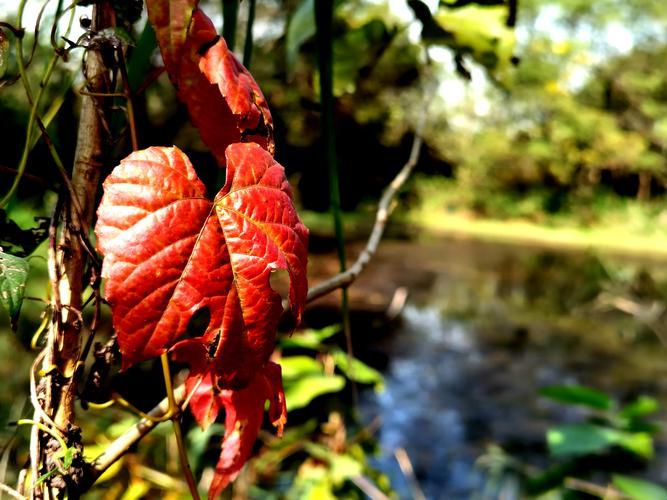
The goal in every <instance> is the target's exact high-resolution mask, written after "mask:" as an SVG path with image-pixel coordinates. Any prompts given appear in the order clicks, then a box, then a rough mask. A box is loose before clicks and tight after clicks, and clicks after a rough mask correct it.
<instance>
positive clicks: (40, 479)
mask: <svg viewBox="0 0 667 500" xmlns="http://www.w3.org/2000/svg"><path fill="white" fill-rule="evenodd" d="M57 472H58V469H55V468H54V469H51V470H50V471H49V472H46V473H44V474H42V475H41V476H39V477H38V478H37V482H36V483H35V486H39V485H40V484H42V483H43V482H44V481H46V480H47V479H48V478H50V477H51V476H55V475H56V473H57Z"/></svg>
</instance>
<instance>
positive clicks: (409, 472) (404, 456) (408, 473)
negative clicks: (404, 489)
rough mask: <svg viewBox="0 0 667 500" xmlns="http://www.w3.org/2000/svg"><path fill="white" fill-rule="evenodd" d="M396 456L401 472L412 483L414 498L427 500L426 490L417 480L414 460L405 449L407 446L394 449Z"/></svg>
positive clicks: (411, 488) (415, 499)
mask: <svg viewBox="0 0 667 500" xmlns="http://www.w3.org/2000/svg"><path fill="white" fill-rule="evenodd" d="M394 456H395V457H396V461H397V462H398V466H399V467H400V468H401V472H402V473H403V475H404V476H405V479H406V480H407V481H408V484H409V485H410V491H411V492H412V498H413V499H414V500H426V497H425V496H424V492H423V491H422V489H421V487H420V486H419V481H417V476H415V470H414V468H413V467H412V462H411V461H410V457H409V456H408V452H407V451H405V448H396V449H395V450H394Z"/></svg>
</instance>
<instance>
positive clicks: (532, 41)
mask: <svg viewBox="0 0 667 500" xmlns="http://www.w3.org/2000/svg"><path fill="white" fill-rule="evenodd" d="M317 1H318V0H299V1H294V0H285V1H279V0H262V1H257V2H256V3H255V2H250V0H243V1H242V2H241V3H240V4H237V2H235V1H233V0H224V1H222V2H220V1H209V0H202V2H201V4H202V6H203V8H204V9H205V10H206V11H207V13H208V14H209V15H210V17H211V19H212V20H213V22H214V23H215V24H216V26H217V28H218V30H219V31H220V32H221V33H223V34H224V36H225V39H226V40H227V42H228V45H229V46H230V48H233V49H234V50H235V52H236V54H237V55H238V56H239V58H240V59H242V60H243V61H244V64H245V65H246V66H248V67H249V68H250V70H251V72H252V74H253V76H254V78H255V79H256V81H257V82H258V84H259V85H260V86H261V88H262V91H263V93H264V95H265V97H266V100H267V102H268V104H269V107H270V109H271V113H272V116H273V120H274V124H275V139H276V159H277V160H278V161H279V162H280V163H281V164H282V165H285V167H286V170H287V175H288V178H289V180H290V182H291V184H292V186H293V189H294V194H295V198H296V200H297V206H298V207H299V213H300V214H301V217H302V219H303V220H304V223H305V224H306V225H307V226H308V227H309V228H310V231H311V236H310V249H309V250H310V260H309V281H310V285H311V286H312V285H314V284H317V283H319V282H321V281H322V280H324V279H325V278H327V277H330V276H331V275H334V274H335V273H336V272H338V266H339V260H338V257H337V256H336V246H337V236H336V232H335V229H334V225H335V224H334V223H332V220H333V219H332V215H333V213H334V212H336V210H332V209H331V202H330V188H329V184H330V179H329V178H328V177H327V170H326V163H327V160H326V159H325V150H326V146H327V138H326V137H325V136H324V134H323V133H322V126H321V117H322V110H323V107H322V104H321V95H320V69H319V66H318V55H319V52H318V49H320V47H318V39H317V36H316V23H315V2H317ZM92 3H94V2H89V1H79V2H78V6H77V7H76V11H75V17H74V21H73V24H72V29H71V33H70V34H69V35H68V36H67V38H68V39H69V40H71V41H72V42H74V41H77V40H78V42H79V43H84V42H88V41H89V40H90V37H91V36H94V34H91V33H90V32H87V31H86V26H85V22H83V23H82V22H80V21H79V16H85V15H90V4H92ZM112 3H113V2H112ZM56 4H58V5H56ZM61 4H62V2H56V1H51V2H50V3H48V2H47V5H46V7H45V9H44V10H43V12H41V11H40V8H41V7H42V5H43V2H40V1H37V0H30V1H28V2H21V3H20V5H21V6H22V8H23V7H25V9H24V12H23V24H22V25H23V26H24V27H25V28H26V37H25V39H24V44H25V46H26V47H31V46H32V44H33V41H34V42H35V43H34V53H33V54H32V55H30V57H31V61H32V62H31V64H30V66H29V67H28V69H27V74H28V76H29V78H30V79H31V81H32V82H34V83H33V88H38V85H37V83H38V82H39V81H40V80H42V78H43V75H44V74H45V71H46V70H47V68H48V66H49V64H50V58H51V57H52V54H53V49H52V47H51V37H50V35H51V33H50V30H49V29H47V28H43V29H42V30H41V31H40V33H39V36H38V37H37V40H34V29H33V27H34V26H35V23H37V22H39V21H38V19H39V18H41V23H42V25H43V27H48V26H51V23H52V21H53V16H54V12H56V9H57V8H58V9H60V8H61V7H62V5H61ZM115 4H116V10H117V12H118V13H119V16H120V19H121V21H122V22H121V23H120V25H122V28H118V29H117V30H116V31H115V32H114V33H113V36H115V37H117V38H118V40H119V42H118V43H120V44H121V45H122V46H123V47H124V48H125V49H126V50H127V69H126V70H127V76H128V78H127V80H128V84H129V88H130V89H131V91H132V92H133V93H134V95H135V97H134V100H133V103H132V106H133V115H134V119H135V120H136V130H137V131H138V134H137V140H138V144H139V147H142V148H143V147H146V146H148V145H165V146H170V145H173V144H176V145H178V146H179V147H180V148H181V149H183V150H184V151H185V152H187V154H188V156H189V157H190V158H191V159H192V161H193V163H194V164H195V165H197V168H198V173H199V175H200V177H201V178H202V179H203V180H204V181H205V182H206V183H207V184H208V185H215V184H216V181H217V182H218V184H220V179H216V178H215V175H216V174H215V172H216V167H215V160H214V159H213V157H212V156H211V155H210V153H209V151H208V149H207V147H206V146H205V145H204V143H203V142H202V140H201V138H200V137H199V135H198V133H197V130H196V129H195V128H194V126H193V125H192V124H191V123H190V122H189V121H188V114H187V110H186V109H185V107H184V106H183V105H182V104H179V102H178V100H177V99H176V94H175V91H174V89H173V87H172V85H171V84H170V82H169V79H168V77H167V75H166V74H165V73H164V72H161V71H160V70H159V69H158V68H159V67H161V66H162V61H161V58H160V56H159V52H158V51H157V48H156V47H157V46H156V39H155V33H154V32H153V30H152V28H151V27H150V25H149V24H147V23H146V13H145V8H144V10H143V11H142V12H141V13H140V10H141V8H142V5H141V2H134V1H133V2H120V1H119V2H115ZM17 8H18V5H17V4H16V2H14V1H12V0H0V21H6V22H8V23H14V21H15V19H16V16H17ZM251 12H252V14H251ZM233 18H237V22H236V23H231V22H229V19H233ZM223 19H224V20H227V21H226V22H223ZM62 23H64V21H62ZM248 25H250V26H251V29H252V31H251V33H252V36H251V37H248V31H247V27H248ZM2 26H3V25H0V137H1V138H2V139H1V143H2V148H0V196H3V197H4V196H5V195H6V194H7V193H8V192H9V190H10V186H12V183H13V181H14V179H15V178H16V171H17V166H19V165H20V164H21V163H22V154H23V147H22V145H23V144H24V142H26V130H27V126H28V125H27V124H28V122H29V121H30V114H31V106H30V103H29V102H28V101H27V100H26V99H25V95H24V93H23V92H24V90H23V88H22V86H21V85H20V83H17V82H16V78H15V76H16V75H17V73H18V68H17V66H18V65H17V59H16V54H15V52H14V50H13V49H11V50H10V47H11V46H12V45H11V44H12V43H13V41H14V38H13V35H12V33H11V31H10V30H9V29H7V28H6V27H5V28H3V27H2ZM61 31H62V32H63V33H64V29H62V28H61ZM86 37H88V38H86ZM330 37H331V41H332V45H333V60H332V63H333V110H334V112H333V120H334V127H333V128H334V130H335V156H336V157H337V158H336V160H337V161H336V163H337V165H338V178H339V182H340V204H341V207H342V227H343V229H344V231H343V232H344V239H345V243H346V246H345V250H346V254H347V257H348V261H352V262H353V261H354V258H356V256H357V255H358V254H359V252H360V251H361V250H362V248H363V246H364V244H365V242H366V239H367V237H368V234H369V233H370V231H371V228H372V226H373V221H374V217H375V214H376V207H377V204H378V199H379V198H380V196H381V194H382V192H383V190H384V189H385V187H386V186H387V185H388V184H389V183H390V182H391V180H392V179H393V178H394V176H395V175H396V173H397V172H398V171H399V170H400V169H401V167H402V166H403V165H404V163H405V162H406V161H407V160H408V157H409V156H410V150H411V147H412V146H413V140H414V139H415V137H418V138H420V139H421V140H422V141H423V144H422V147H421V149H420V154H419V159H418V163H417V165H416V168H415V172H414V174H413V175H412V177H411V178H410V179H409V180H408V181H407V183H406V185H405V186H403V188H402V190H401V192H400V194H399V196H398V199H397V200H396V201H397V202H396V203H394V205H395V207H396V208H395V211H394V214H393V216H392V219H391V221H390V223H389V225H388V228H387V236H386V238H385V240H384V241H383V242H382V243H381V244H380V248H379V250H378V252H377V254H376V255H375V256H374V257H373V259H372V261H371V263H370V264H369V266H368V268H367V269H366V270H365V271H364V273H363V274H362V275H361V277H360V278H359V279H358V280H357V281H356V282H355V283H354V284H353V285H352V286H351V287H350V289H349V318H350V331H351V338H349V339H346V338H345V335H344V332H343V330H344V329H345V328H344V327H343V325H345V324H346V314H347V313H346V312H345V309H346V308H345V307H344V308H341V304H340V297H339V295H338V294H332V295H330V296H327V297H324V298H322V299H320V300H318V301H315V302H313V303H312V304H310V305H309V306H308V308H307V310H306V313H305V321H304V324H303V325H302V326H301V327H300V328H299V329H298V330H297V331H296V332H295V333H293V334H292V335H289V334H288V333H287V332H289V325H287V326H286V327H285V328H284V330H285V331H284V332H282V331H281V333H280V335H279V341H278V348H277V349H278V352H279V353H280V357H281V364H282V367H283V377H284V384H285V390H286V396H287V405H288V410H289V420H288V427H287V429H286V433H285V436H284V437H283V438H282V439H276V438H275V437H274V436H273V435H271V434H270V433H269V432H262V433H261V435H260V441H259V442H258V444H257V445H256V446H255V454H254V458H253V459H252V460H251V461H250V462H249V464H248V465H247V466H246V468H245V469H244V471H243V472H242V474H241V476H240V477H239V479H238V480H237V481H236V482H235V483H234V485H233V487H232V488H229V489H228V490H226V491H225V493H224V495H226V496H225V497H229V498H232V497H233V498H313V499H320V498H366V497H371V498H387V497H389V498H417V499H419V498H443V499H458V498H477V499H496V498H498V499H500V498H502V499H512V498H543V499H551V498H554V499H556V498H583V499H585V498H605V499H622V498H632V499H637V500H654V499H655V500H658V499H663V500H664V499H665V498H667V435H666V434H665V431H664V427H665V426H664V421H665V418H666V417H667V413H666V412H665V410H664V409H665V407H667V350H666V349H665V347H664V345H665V343H666V342H667V328H666V326H665V325H666V323H665V321H666V320H667V272H666V271H665V267H664V263H665V260H666V259H667V203H666V201H667V198H666V197H667V3H666V2H661V1H656V0H625V1H619V0H599V1H596V2H589V1H585V0H518V2H514V1H503V0H497V1H496V0H486V1H477V2H475V1H466V0H455V1H453V0H452V1H447V0H440V1H439V2H438V1H426V0H424V1H420V0H344V1H343V0H341V1H338V2H334V22H333V30H332V32H331V33H330ZM28 53H29V49H26V54H28ZM82 82H83V75H82V73H81V51H80V50H79V51H77V49H73V50H72V51H71V52H70V54H69V56H68V61H67V63H65V64H60V65H59V66H57V67H56V69H55V70H54V71H53V73H52V75H50V79H49V81H48V85H45V86H44V88H43V94H44V95H43V96H42V99H41V102H42V105H41V106H42V107H41V108H40V113H41V116H42V118H43V121H44V124H45V125H46V127H47V129H48V131H49V134H50V136H51V138H52V140H53V144H54V146H55V147H56V148H57V150H58V152H59V154H60V157H61V158H62V160H63V164H64V165H71V164H72V161H73V158H74V150H75V146H76V144H75V143H76V136H75V134H74V133H73V131H74V130H75V129H76V124H77V116H78V111H79V106H80V102H79V101H80V95H79V91H80V89H81V87H82ZM114 106H115V110H114V114H113V115H112V116H111V119H110V120H109V122H108V124H109V127H110V136H111V137H114V140H113V141H109V143H108V144H107V147H108V149H109V151H111V152H112V153H111V156H112V157H114V158H115V159H116V163H117V161H118V159H120V158H122V157H124V156H125V155H126V154H127V152H128V151H129V150H130V149H131V144H130V138H129V136H128V128H127V123H126V118H125V117H126V111H127V110H126V104H125V102H124V101H123V100H122V99H121V98H118V99H116V100H115V101H114ZM28 151H29V152H30V154H29V156H28V157H27V162H26V163H25V172H24V173H23V175H22V179H21V181H20V183H19V184H18V186H17V190H16V192H15V194H14V195H13V196H11V197H8V198H7V199H6V200H3V202H6V205H5V206H4V208H2V209H0V247H2V251H3V252H6V253H9V254H12V255H16V256H19V257H25V258H27V259H28V262H29V264H30V274H29V276H30V279H29V280H28V283H27V287H26V291H25V295H26V300H24V302H23V305H22V307H21V313H20V316H17V318H14V319H15V320H16V321H10V318H9V315H6V314H4V313H3V314H2V316H1V317H0V360H1V362H0V377H1V379H2V384H3V385H2V387H3V389H4V390H3V391H1V392H0V445H1V448H0V483H6V484H15V483H16V478H17V474H18V471H19V469H20V468H21V467H22V466H23V463H24V462H25V460H26V458H27V455H28V442H29V431H28V430H27V428H25V427H24V426H17V425H16V422H17V421H18V420H19V419H21V418H25V417H29V416H30V415H31V413H30V411H29V409H30V402H29V378H28V377H29V367H30V365H31V363H32V361H33V359H34V356H35V354H34V352H31V347H32V348H35V346H36V345H38V344H39V339H40V332H41V331H42V330H43V328H44V325H45V322H46V319H45V318H46V317H47V313H46V312H45V305H44V300H45V299H46V298H47V295H48V293H47V288H48V286H47V280H48V278H47V272H46V264H45V258H46V254H47V245H46V244H45V242H44V240H45V238H46V234H47V230H48V225H49V222H48V221H49V218H50V217H51V214H52V212H53V210H54V206H55V203H56V193H57V192H58V191H59V190H60V188H61V186H60V181H59V177H58V176H57V166H56V165H55V164H54V162H53V158H52V156H51V154H50V152H49V147H48V145H47V144H46V143H45V142H44V141H42V140H40V139H39V134H36V133H33V134H32V138H31V137H30V135H29V134H28ZM330 160H331V158H329V161H330ZM110 166H112V165H110ZM19 170H20V169H19ZM223 180H224V179H223ZM348 263H349V262H348ZM3 305H5V306H6V305H7V303H3ZM85 314H87V315H88V316H90V315H92V312H91V311H85ZM103 314H104V315H107V316H108V310H103ZM192 328H197V325H193V326H192ZM110 333H111V332H110V331H109V328H108V327H107V329H106V331H104V329H103V331H99V332H98V333H97V335H98V336H99V337H100V339H99V340H100V341H103V340H106V338H107V337H108V336H109V335H110ZM96 340H97V339H96ZM350 351H352V352H353V353H354V357H352V356H350ZM160 373H161V372H160V367H159V363H153V364H151V363H141V364H140V365H138V366H136V367H133V368H132V369H130V370H128V371H126V372H122V373H118V374H115V376H114V378H113V380H112V382H110V384H111V386H110V388H109V391H113V392H118V393H120V394H122V395H123V397H124V398H126V399H127V400H128V401H129V402H131V403H132V404H134V405H135V406H137V407H139V408H140V409H142V410H144V411H147V410H148V409H150V408H151V407H152V406H154V405H155V404H156V403H157V402H158V401H160V400H161V399H162V398H163V397H164V394H163V393H159V394H158V393H152V392H151V391H150V390H148V389H147V388H149V387H151V385H150V384H151V381H154V380H156V379H157V380H159V377H160ZM153 392H154V391H153ZM100 402H101V401H100ZM84 406H86V405H84ZM78 411H79V418H80V419H81V424H82V427H83V434H84V436H85V437H84V439H85V440H86V441H85V450H86V452H87V453H90V455H89V456H91V457H93V456H95V455H96V454H97V453H99V452H100V451H102V450H103V449H104V448H105V446H106V445H108V443H109V442H111V441H112V440H113V439H114V438H115V437H117V436H118V435H120V434H121V433H122V432H123V431H124V430H125V429H127V428H128V427H129V426H130V425H132V423H133V422H135V421H136V415H133V414H132V413H131V412H128V411H126V410H124V409H120V408H118V407H116V406H114V407H112V408H96V405H95V404H94V403H93V405H90V406H89V407H84V408H79V410H78ZM184 428H185V430H186V443H187V445H188V454H189V458H190V463H191V465H192V467H193V469H194V471H195V476H196V477H197V478H201V483H200V487H201V490H202V491H204V490H205V489H206V486H207V482H210V481H211V476H212V474H213V471H212V465H213V464H214V463H215V459H216V456H217V453H219V452H217V451H216V445H217V442H218V441H219V436H221V435H222V434H223V433H224V426H223V425H222V424H221V423H217V424H214V425H213V426H212V427H210V428H209V429H208V430H207V431H205V432H204V431H201V430H199V429H198V428H197V427H196V425H195V424H194V423H193V421H192V418H191V417H190V416H189V415H186V417H185V419H184ZM268 428H269V426H267V429H268ZM170 429H171V428H170V427H169V426H167V425H166V424H162V425H160V426H158V428H157V430H156V431H155V432H152V433H151V434H150V435H149V436H147V437H146V438H145V439H144V440H143V441H142V442H141V443H140V444H139V445H138V446H137V447H135V448H134V449H133V450H132V452H131V453H130V454H128V455H126V457H125V458H124V459H123V460H121V461H119V462H117V463H116V464H115V465H114V466H113V467H111V468H110V469H108V470H107V472H106V473H105V475H104V476H103V477H102V478H101V479H100V481H99V482H98V484H97V485H96V486H95V487H94V488H93V489H92V490H90V492H89V493H87V496H86V498H123V499H124V500H130V499H135V498H158V497H159V498H188V493H187V492H188V490H187V487H186V485H185V482H184V481H183V480H182V479H181V476H180V473H179V464H178V451H177V447H176V444H175V441H174V438H173V435H172V434H171V431H170Z"/></svg>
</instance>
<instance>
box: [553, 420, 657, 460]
mask: <svg viewBox="0 0 667 500" xmlns="http://www.w3.org/2000/svg"><path fill="white" fill-rule="evenodd" d="M547 444H548V446H549V453H550V454H551V455H552V456H553V457H555V458H567V457H580V456H585V455H594V454H599V453H602V452H606V451H609V449H611V447H612V446H620V447H622V448H624V449H626V450H628V451H630V452H632V453H634V454H636V455H639V456H641V457H643V458H647V459H648V458H651V457H652V456H653V442H652V439H651V436H650V435H649V434H647V433H644V432H641V433H637V432H635V433H629V432H623V431H619V430H617V429H613V428H610V427H605V426H600V425H594V424H571V425H561V426H557V427H553V428H551V429H549V431H548V432H547Z"/></svg>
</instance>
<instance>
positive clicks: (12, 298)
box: [0, 252, 30, 330]
mask: <svg viewBox="0 0 667 500" xmlns="http://www.w3.org/2000/svg"><path fill="white" fill-rule="evenodd" d="M29 269H30V265H29V264H28V261H27V260H25V259H22V258H21V257H16V256H14V255H10V254H8V253H3V252H0V304H2V306H3V307H4V308H5V309H6V310H7V312H9V318H10V320H11V325H12V328H13V329H14V330H16V320H17V319H18V316H19V312H20V310H21V304H22V303H23V295H24V293H25V284H26V281H27V280H28V270H29Z"/></svg>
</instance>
